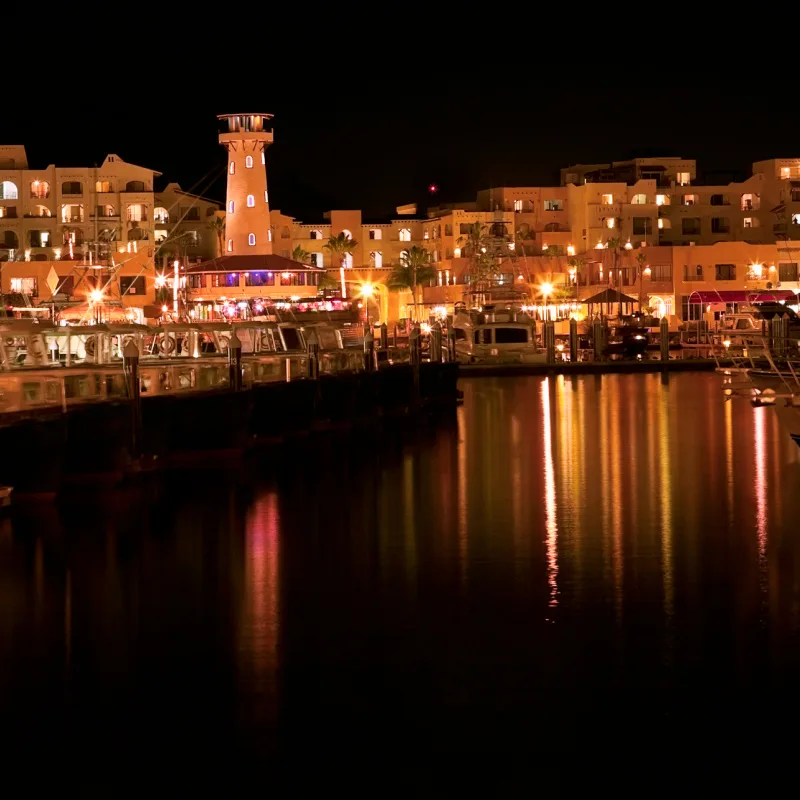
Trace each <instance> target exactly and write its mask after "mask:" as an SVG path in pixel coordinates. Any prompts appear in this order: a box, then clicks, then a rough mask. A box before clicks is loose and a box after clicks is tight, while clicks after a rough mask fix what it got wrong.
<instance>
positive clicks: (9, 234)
mask: <svg viewBox="0 0 800 800" xmlns="http://www.w3.org/2000/svg"><path fill="white" fill-rule="evenodd" d="M0 247H2V248H3V249H4V250H17V249H18V248H19V239H18V238H17V234H16V233H14V231H3V236H2V238H0Z"/></svg>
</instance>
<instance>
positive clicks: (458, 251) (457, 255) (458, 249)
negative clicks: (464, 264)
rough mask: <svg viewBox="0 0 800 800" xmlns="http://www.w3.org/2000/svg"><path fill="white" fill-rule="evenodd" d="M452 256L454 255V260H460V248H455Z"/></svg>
mask: <svg viewBox="0 0 800 800" xmlns="http://www.w3.org/2000/svg"><path fill="white" fill-rule="evenodd" d="M453 255H454V256H455V257H456V258H461V248H460V247H456V249H455V250H453Z"/></svg>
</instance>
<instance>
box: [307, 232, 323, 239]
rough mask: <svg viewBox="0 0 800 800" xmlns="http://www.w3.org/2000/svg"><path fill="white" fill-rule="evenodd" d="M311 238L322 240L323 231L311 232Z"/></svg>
mask: <svg viewBox="0 0 800 800" xmlns="http://www.w3.org/2000/svg"><path fill="white" fill-rule="evenodd" d="M309 238H311V239H321V238H322V231H311V233H310V234H309Z"/></svg>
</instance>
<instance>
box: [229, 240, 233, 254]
mask: <svg viewBox="0 0 800 800" xmlns="http://www.w3.org/2000/svg"><path fill="white" fill-rule="evenodd" d="M228 252H229V253H232V252H233V239H228Z"/></svg>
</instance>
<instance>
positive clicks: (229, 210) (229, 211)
mask: <svg viewBox="0 0 800 800" xmlns="http://www.w3.org/2000/svg"><path fill="white" fill-rule="evenodd" d="M234 208H236V203H234V201H233V200H231V201H230V202H229V203H228V213H229V214H233V209H234Z"/></svg>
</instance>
